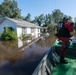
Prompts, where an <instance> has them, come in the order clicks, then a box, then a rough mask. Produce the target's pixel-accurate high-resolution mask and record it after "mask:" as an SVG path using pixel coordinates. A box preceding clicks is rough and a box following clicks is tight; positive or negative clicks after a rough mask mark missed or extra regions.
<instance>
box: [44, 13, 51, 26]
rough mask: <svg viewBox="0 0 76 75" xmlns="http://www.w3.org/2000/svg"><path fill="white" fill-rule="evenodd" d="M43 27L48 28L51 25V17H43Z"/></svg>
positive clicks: (47, 15) (48, 15)
mask: <svg viewBox="0 0 76 75" xmlns="http://www.w3.org/2000/svg"><path fill="white" fill-rule="evenodd" d="M44 23H45V24H44V26H48V25H50V24H51V23H52V16H51V14H46V15H45V17H44Z"/></svg>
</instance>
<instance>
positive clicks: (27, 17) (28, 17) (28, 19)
mask: <svg viewBox="0 0 76 75" xmlns="http://www.w3.org/2000/svg"><path fill="white" fill-rule="evenodd" d="M24 20H25V21H28V22H31V15H30V13H28V14H27V16H26V17H25V18H24Z"/></svg>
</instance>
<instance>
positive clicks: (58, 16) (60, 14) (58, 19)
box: [52, 9, 63, 24]
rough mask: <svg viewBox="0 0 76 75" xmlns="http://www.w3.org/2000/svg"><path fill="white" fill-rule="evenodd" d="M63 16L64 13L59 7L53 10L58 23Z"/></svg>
mask: <svg viewBox="0 0 76 75" xmlns="http://www.w3.org/2000/svg"><path fill="white" fill-rule="evenodd" d="M62 16H63V13H62V12H61V11H60V10H59V9H56V10H54V11H53V12H52V19H53V21H54V23H56V24H57V23H58V22H59V21H61V20H62Z"/></svg>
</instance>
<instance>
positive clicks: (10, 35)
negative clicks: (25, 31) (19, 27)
mask: <svg viewBox="0 0 76 75" xmlns="http://www.w3.org/2000/svg"><path fill="white" fill-rule="evenodd" d="M1 38H2V40H16V39H17V34H16V33H15V32H14V31H13V30H11V29H9V28H8V27H6V28H5V29H4V32H3V33H2V35H1Z"/></svg>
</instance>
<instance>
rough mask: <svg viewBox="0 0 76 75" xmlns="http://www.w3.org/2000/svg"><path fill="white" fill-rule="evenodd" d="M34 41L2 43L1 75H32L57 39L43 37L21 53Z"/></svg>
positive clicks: (0, 45) (0, 50) (0, 55)
mask: <svg viewBox="0 0 76 75" xmlns="http://www.w3.org/2000/svg"><path fill="white" fill-rule="evenodd" d="M33 41H35V40H29V41H22V40H20V39H18V41H0V75H31V73H32V72H33V70H34V69H35V68H36V66H37V65H38V63H39V62H40V60H41V59H42V57H43V56H44V54H45V53H46V52H47V51H48V49H49V48H50V46H51V45H52V43H53V42H54V41H55V37H54V36H51V37H50V36H48V37H41V38H40V39H39V40H38V41H37V42H35V43H32V45H30V46H29V47H28V48H25V49H24V50H23V51H21V50H22V49H23V48H24V47H26V46H28V44H30V43H31V42H33Z"/></svg>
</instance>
